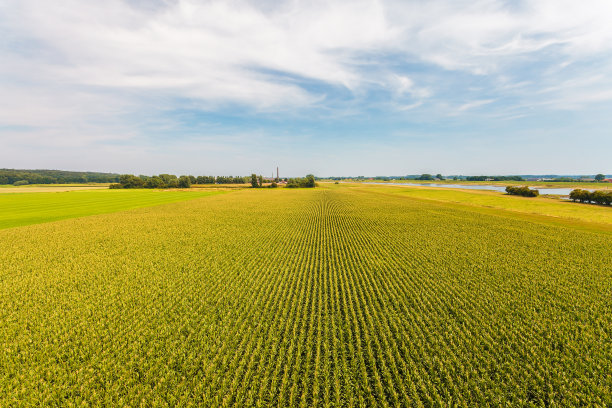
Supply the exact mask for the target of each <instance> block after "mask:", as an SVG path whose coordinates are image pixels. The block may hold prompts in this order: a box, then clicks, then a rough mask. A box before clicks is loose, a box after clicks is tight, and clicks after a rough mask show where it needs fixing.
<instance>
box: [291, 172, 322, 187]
mask: <svg viewBox="0 0 612 408" xmlns="http://www.w3.org/2000/svg"><path fill="white" fill-rule="evenodd" d="M315 186H316V183H315V176H313V175H312V174H308V175H307V176H306V177H304V178H299V177H298V178H290V179H289V180H288V181H287V188H298V187H302V188H312V187H315Z"/></svg>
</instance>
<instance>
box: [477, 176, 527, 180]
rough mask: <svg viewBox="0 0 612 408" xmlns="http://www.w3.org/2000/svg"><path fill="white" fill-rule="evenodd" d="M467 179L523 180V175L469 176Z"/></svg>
mask: <svg viewBox="0 0 612 408" xmlns="http://www.w3.org/2000/svg"><path fill="white" fill-rule="evenodd" d="M465 179H466V180H467V181H508V180H513V181H523V178H522V177H521V176H468V177H466V178H465Z"/></svg>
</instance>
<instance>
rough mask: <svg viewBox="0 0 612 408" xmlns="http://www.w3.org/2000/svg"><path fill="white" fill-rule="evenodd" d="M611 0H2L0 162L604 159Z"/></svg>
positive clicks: (157, 165) (568, 168)
mask: <svg viewBox="0 0 612 408" xmlns="http://www.w3.org/2000/svg"><path fill="white" fill-rule="evenodd" d="M611 16H612V3H610V2H609V1H607V0H605V1H603V0H602V1H598V0H592V1H591V0H589V1H582V2H576V1H565V0H539V1H537V2H536V1H531V2H520V1H512V2H508V1H498V0H486V1H478V0H476V1H452V0H433V1H387V0H368V1H361V0H356V1H336V0H331V1H330V0H328V1H297V0H293V1H287V2H280V1H279V2H277V1H274V2H273V1H232V0H230V1H196V0H157V1H144V0H139V1H135V0H130V1H128V0H108V1H104V2H83V1H78V0H58V1H54V2H44V1H39V0H0V167H8V168H56V169H69V170H98V171H113V172H133V173H137V174H152V173H162V172H172V173H181V174H182V173H190V174H196V175H199V174H216V175H220V174H233V175H237V174H250V173H252V172H257V173H262V174H270V173H272V170H273V169H275V168H276V166H279V167H280V168H281V173H283V174H285V175H290V176H295V175H302V174H305V173H314V174H317V175H320V176H329V175H404V174H417V173H422V172H428V173H438V172H440V173H442V174H468V175H469V174H493V173H494V174H541V173H545V174H550V173H557V174H594V173H598V172H604V173H612V160H611V159H610V157H612V154H611V152H612V25H611V24H609V21H610V18H611Z"/></svg>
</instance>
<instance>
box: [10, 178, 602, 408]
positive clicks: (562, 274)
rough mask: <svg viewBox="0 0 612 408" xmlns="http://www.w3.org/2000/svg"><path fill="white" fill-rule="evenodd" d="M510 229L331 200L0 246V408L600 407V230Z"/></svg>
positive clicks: (213, 205) (249, 197)
mask: <svg viewBox="0 0 612 408" xmlns="http://www.w3.org/2000/svg"><path fill="white" fill-rule="evenodd" d="M121 193H122V194H126V195H125V197H126V199H128V197H129V195H130V194H135V197H136V196H138V195H139V194H141V193H142V192H139V191H122V192H121ZM62 194H66V195H67V196H70V195H73V196H74V195H76V194H77V193H73V192H71V193H62ZM79 194H90V192H83V193H79ZM91 194H93V193H91ZM160 194H164V193H163V192H160ZM58 195H59V193H58ZM140 199H141V200H142V197H141V198H140ZM135 200H137V199H135ZM4 208H7V207H4ZM5 211H6V210H5ZM1 214H4V213H1ZM526 217H527V216H525V215H524V216H522V217H520V218H519V217H517V218H513V217H512V215H511V214H510V215H508V216H496V215H494V214H485V213H482V212H479V211H476V210H471V209H470V208H467V207H466V208H458V207H457V206H451V205H450V204H445V203H442V202H433V201H430V200H423V199H419V198H415V197H407V196H405V195H400V194H387V193H384V189H382V188H377V189H367V188H350V187H345V186H339V187H334V186H330V187H321V188H317V189H293V190H289V189H244V190H238V191H232V192H228V193H226V194H218V195H212V196H207V197H202V198H194V199H191V200H187V201H180V202H175V203H169V204H164V205H157V206H153V207H146V208H136V209H132V210H130V211H122V212H115V213H108V214H100V215H92V216H88V217H82V218H72V219H65V220H61V221H56V222H48V223H43V224H37V225H27V226H21V227H17V228H7V229H3V230H0V368H1V369H0V406H33V405H35V406H40V405H42V406H47V405H54V406H88V405H91V406H99V405H106V406H160V407H164V406H211V407H223V406H244V407H251V406H274V407H292V406H300V407H311V406H363V407H366V406H367V407H370V406H383V407H385V406H390V407H412V406H415V407H437V406H461V407H474V406H505V407H516V406H530V407H540V406H598V407H606V406H611V405H612V252H611V251H610V248H612V234H610V233H608V232H606V231H601V232H598V231H596V230H594V231H585V230H579V229H575V228H572V227H571V226H569V225H568V226H560V225H555V224H550V225H547V224H545V223H543V222H542V221H541V220H540V219H538V222H530V221H529V219H528V218H526Z"/></svg>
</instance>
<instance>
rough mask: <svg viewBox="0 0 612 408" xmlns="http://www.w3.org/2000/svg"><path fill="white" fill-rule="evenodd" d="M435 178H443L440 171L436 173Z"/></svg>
mask: <svg viewBox="0 0 612 408" xmlns="http://www.w3.org/2000/svg"><path fill="white" fill-rule="evenodd" d="M436 178H437V179H438V180H444V177H442V175H441V174H440V173H438V174H436Z"/></svg>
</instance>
